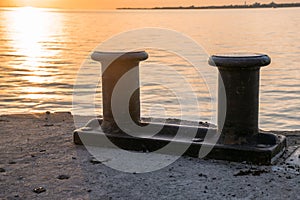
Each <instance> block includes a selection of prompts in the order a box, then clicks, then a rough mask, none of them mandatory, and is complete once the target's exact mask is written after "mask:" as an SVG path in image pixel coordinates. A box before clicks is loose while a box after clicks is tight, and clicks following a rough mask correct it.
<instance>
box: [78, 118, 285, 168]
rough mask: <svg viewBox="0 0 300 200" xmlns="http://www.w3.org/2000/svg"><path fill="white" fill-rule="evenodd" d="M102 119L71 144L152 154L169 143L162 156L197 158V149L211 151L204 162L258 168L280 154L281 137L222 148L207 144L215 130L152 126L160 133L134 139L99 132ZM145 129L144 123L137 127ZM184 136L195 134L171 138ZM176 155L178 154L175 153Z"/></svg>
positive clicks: (261, 137)
mask: <svg viewBox="0 0 300 200" xmlns="http://www.w3.org/2000/svg"><path fill="white" fill-rule="evenodd" d="M101 123H102V119H93V120H91V121H90V122H88V123H87V125H86V126H85V127H82V128H80V129H77V130H75V131H74V135H73V137H74V143H75V144H77V145H83V144H84V145H85V146H93V147H109V148H119V149H123V150H128V151H138V152H143V153H145V152H153V151H157V150H159V149H161V148H163V147H164V146H166V145H168V144H169V143H171V142H172V144H173V145H174V146H175V148H173V149H171V150H169V151H167V152H164V153H167V154H173V155H178V154H182V153H181V152H180V151H179V150H180V149H183V148H185V147H187V150H186V151H185V152H184V154H183V155H186V156H190V157H197V158H198V157H199V151H200V149H201V148H207V149H211V151H210V152H209V153H208V154H207V155H206V156H205V157H204V158H205V159H217V160H228V161H235V162H247V163H252V164H258V165H271V164H274V163H275V162H276V160H277V159H278V158H279V157H280V156H281V155H282V154H283V153H284V151H285V148H286V138H285V136H282V135H276V134H270V133H265V132H260V133H259V136H257V137H256V144H255V145H225V144H218V143H217V144H214V143H210V142H209V141H211V139H212V138H214V137H216V135H217V131H216V129H210V128H207V127H202V126H188V125H178V124H159V123H157V124H152V123H151V125H154V126H161V127H162V129H161V130H160V131H159V132H158V133H157V134H156V135H154V136H147V135H145V134H141V135H140V136H139V137H134V136H131V135H128V134H126V133H124V132H123V131H121V130H119V131H114V132H113V133H104V132H103V131H102V129H101V128H100V125H101ZM141 125H143V126H144V125H147V123H141ZM179 129H180V130H181V131H184V133H187V135H188V133H190V132H193V133H195V134H194V135H195V136H194V137H193V138H188V137H186V138H185V137H181V138H179V139H178V138H175V136H176V133H177V132H178V130H179ZM179 152H180V153H179Z"/></svg>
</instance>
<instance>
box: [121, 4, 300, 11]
mask: <svg viewBox="0 0 300 200" xmlns="http://www.w3.org/2000/svg"><path fill="white" fill-rule="evenodd" d="M291 7H300V3H278V4H277V3H274V2H271V3H269V4H260V3H254V4H249V5H247V4H245V5H223V6H193V5H192V6H186V7H184V6H179V7H153V8H117V10H170V9H171V10H181V9H240V8H242V9H247V8H291Z"/></svg>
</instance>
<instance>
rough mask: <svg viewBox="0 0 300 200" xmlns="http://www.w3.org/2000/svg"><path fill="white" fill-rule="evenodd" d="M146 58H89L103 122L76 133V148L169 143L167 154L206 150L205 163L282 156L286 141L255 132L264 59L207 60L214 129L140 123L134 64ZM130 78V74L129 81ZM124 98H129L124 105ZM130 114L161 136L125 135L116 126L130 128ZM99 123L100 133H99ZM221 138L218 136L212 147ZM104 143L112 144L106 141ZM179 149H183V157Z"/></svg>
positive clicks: (153, 147)
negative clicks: (214, 77) (215, 81)
mask: <svg viewBox="0 0 300 200" xmlns="http://www.w3.org/2000/svg"><path fill="white" fill-rule="evenodd" d="M147 57H148V54H147V53H146V52H144V51H141V52H128V53H109V52H95V53H93V54H92V59H93V60H96V61H99V62H101V64H102V71H103V73H102V95H103V118H102V119H99V118H95V119H92V120H90V121H89V122H88V123H87V124H86V125H85V127H82V128H79V129H77V130H75V131H74V135H73V137H74V143H75V144H85V145H87V146H97V147H109V148H116V147H117V148H121V149H124V150H134V151H140V152H153V151H157V150H159V149H161V148H163V147H165V146H166V145H168V144H170V143H172V145H175V146H176V148H174V149H170V150H169V152H165V153H168V154H175V155H178V153H179V155H182V154H184V155H187V156H191V157H199V156H201V157H202V155H203V154H202V153H203V152H202V153H201V149H203V150H204V151H206V150H210V151H209V152H207V154H205V155H203V156H205V157H206V158H212V159H220V160H230V161H237V162H243V161H246V162H250V163H255V164H272V163H274V162H275V161H276V159H277V158H279V156H280V155H282V153H283V152H284V150H285V147H286V138H285V137H284V136H282V135H276V134H273V133H270V132H264V131H260V130H259V128H258V106H259V70H260V67H262V66H266V65H268V64H269V63H270V58H269V57H268V56H267V55H262V54H253V55H215V56H211V57H210V59H209V64H211V65H214V66H217V67H218V70H219V102H218V104H219V105H218V125H219V127H218V129H215V128H213V127H205V126H202V125H200V124H199V125H197V126H189V125H180V124H174V122H170V123H164V124H160V123H152V122H145V121H140V92H139V70H138V65H139V62H140V61H142V60H145V59H147ZM132 70H133V71H132ZM127 72H130V73H127ZM128 74H130V75H129V76H127V75H128ZM221 79H222V80H223V83H224V84H222V81H220V80H221ZM119 81H121V82H122V84H121V85H119V84H118V82H119ZM116 84H118V87H116ZM119 87H120V88H119ZM116 88H117V89H116ZM116 91H117V92H116ZM131 94H132V95H131ZM114 95H116V96H114ZM114 97H116V99H117V104H113V105H117V106H114V107H113V108H112V101H113V102H115V101H116V99H113V98H114ZM125 97H129V98H127V100H126V98H125ZM128 99H129V108H128ZM116 107H117V108H116ZM126 109H127V110H126ZM128 110H129V115H130V116H129V118H130V117H131V119H132V121H133V122H134V123H135V124H137V125H139V127H146V126H147V125H151V126H152V127H157V128H158V129H157V130H160V131H159V132H158V133H156V134H155V135H151V134H150V135H151V136H149V134H148V133H147V134H146V133H143V130H142V129H139V132H138V133H139V136H138V137H137V136H133V135H131V133H133V132H134V130H133V129H131V128H130V126H126V128H125V129H124V130H123V129H122V128H121V126H118V125H117V124H119V123H121V124H122V125H123V124H125V125H126V124H129V123H128V122H129V121H128V114H126V113H125V111H128ZM113 111H114V112H113ZM113 113H114V114H115V116H114V115H113ZM124 113H125V114H124ZM223 119H224V120H223ZM117 122H118V123H117ZM178 122H180V120H179V121H178ZM99 124H101V128H102V130H100V129H99ZM222 124H224V125H223V127H222ZM122 127H123V126H122ZM179 129H180V130H181V131H183V132H185V133H186V135H187V137H182V138H180V139H176V140H174V137H175V136H176V135H177V133H178V130H179ZM190 133H195V136H194V138H190V137H189V136H188V135H189V134H190ZM219 133H221V136H220V138H219V140H218V142H217V143H216V140H217V139H216V138H218V136H219ZM107 138H108V139H109V141H110V142H107ZM111 143H113V144H114V145H113V146H112V145H111ZM186 147H188V149H186ZM202 147H204V148H202ZM178 149H186V150H185V152H181V151H178Z"/></svg>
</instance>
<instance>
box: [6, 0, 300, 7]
mask: <svg viewBox="0 0 300 200" xmlns="http://www.w3.org/2000/svg"><path fill="white" fill-rule="evenodd" d="M245 1H246V2H247V4H252V3H254V2H260V3H270V2H271V1H272V0H0V7H10V6H33V7H45V8H64V9H115V8H118V7H162V6H191V5H194V6H207V5H230V4H244V3H245ZM273 1H274V2H276V3H283V2H299V1H300V0H273Z"/></svg>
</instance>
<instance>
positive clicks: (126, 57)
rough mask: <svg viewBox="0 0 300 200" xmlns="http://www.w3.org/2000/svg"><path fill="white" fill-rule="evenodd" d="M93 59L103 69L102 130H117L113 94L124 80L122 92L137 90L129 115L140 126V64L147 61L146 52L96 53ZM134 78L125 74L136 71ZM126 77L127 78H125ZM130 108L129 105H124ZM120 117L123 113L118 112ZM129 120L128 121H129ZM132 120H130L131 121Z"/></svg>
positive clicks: (133, 96)
mask: <svg viewBox="0 0 300 200" xmlns="http://www.w3.org/2000/svg"><path fill="white" fill-rule="evenodd" d="M91 57H92V59H93V60H95V61H99V62H100V63H101V65H102V66H101V68H102V103H103V122H102V124H101V127H102V129H103V130H104V131H105V132H110V131H112V130H113V129H117V125H116V122H115V119H114V116H113V112H112V105H111V104H112V94H113V91H114V89H115V85H116V84H117V82H118V81H119V80H120V79H121V78H123V80H124V84H123V85H122V88H121V90H122V91H124V92H128V88H129V87H134V88H137V89H136V90H135V92H134V93H133V94H132V96H131V98H130V101H129V114H130V116H131V118H132V120H133V121H134V122H135V123H136V124H139V121H140V89H139V62H140V61H142V60H146V59H147V58H148V54H147V53H146V52H145V51H139V52H123V53H122V52H94V53H93V54H92V56H91ZM134 68H135V70H134V71H133V72H134V77H132V76H126V75H125V74H126V73H127V72H129V71H130V70H132V69H134ZM124 75H125V76H124ZM124 106H128V105H124ZM117 113H118V115H120V114H122V111H117ZM127 120H128V119H127ZM129 120H130V119H129Z"/></svg>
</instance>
